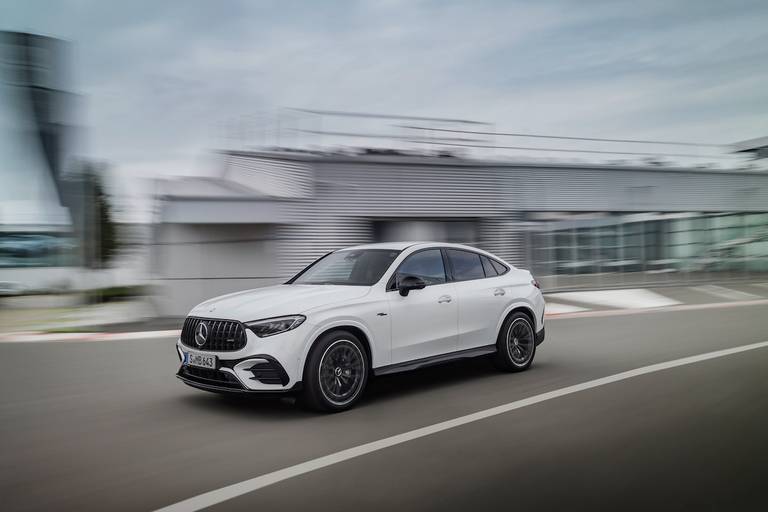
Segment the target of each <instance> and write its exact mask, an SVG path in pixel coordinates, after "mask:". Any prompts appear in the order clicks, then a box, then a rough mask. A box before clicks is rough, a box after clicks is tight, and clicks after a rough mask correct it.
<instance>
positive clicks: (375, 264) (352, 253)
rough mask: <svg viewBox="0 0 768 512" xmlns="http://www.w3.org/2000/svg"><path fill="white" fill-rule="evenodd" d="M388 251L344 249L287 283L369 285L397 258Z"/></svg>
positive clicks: (326, 257)
mask: <svg viewBox="0 0 768 512" xmlns="http://www.w3.org/2000/svg"><path fill="white" fill-rule="evenodd" d="M398 254H400V251H395V250H392V249H361V250H345V251H338V252H334V253H331V254H329V255H327V256H325V257H323V258H320V259H319V260H317V261H316V262H314V263H313V264H311V265H310V266H308V267H307V268H305V269H304V270H302V271H301V272H300V273H299V274H298V275H297V276H296V277H294V278H293V279H291V280H290V281H288V284H340V285H350V286H371V285H372V284H374V283H375V282H376V281H378V280H379V279H381V276H382V275H384V272H385V271H386V270H387V269H388V268H389V266H390V265H391V264H392V262H393V261H394V260H395V258H397V255H398Z"/></svg>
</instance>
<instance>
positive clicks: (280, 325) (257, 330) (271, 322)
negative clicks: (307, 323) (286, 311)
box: [245, 315, 307, 338]
mask: <svg viewBox="0 0 768 512" xmlns="http://www.w3.org/2000/svg"><path fill="white" fill-rule="evenodd" d="M306 319H307V317H305V316H304V315H289V316H278V317H275V318H265V319H264V320H254V321H253V322H246V323H245V325H247V326H248V328H249V329H250V330H252V331H253V332H254V334H256V336H258V337H259V338H266V337H267V336H274V335H275V334H280V333H281V332H285V331H290V330H291V329H295V328H297V327H298V326H300V325H301V324H302V323H303V322H304V320H306Z"/></svg>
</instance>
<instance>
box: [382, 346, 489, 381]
mask: <svg viewBox="0 0 768 512" xmlns="http://www.w3.org/2000/svg"><path fill="white" fill-rule="evenodd" d="M494 352H496V345H495V344H493V345H486V346H484V347H476V348H469V349H466V350H459V351H458V352H450V353H448V354H440V355H438V356H430V357H424V358H422V359H415V360H413V361H406V362H404V363H396V364H390V365H387V366H380V367H378V368H374V369H373V374H374V375H377V376H378V375H388V374H390V373H399V372H407V371H410V370H416V369H418V368H425V367H427V366H433V365H436V364H442V363H447V362H449V361H456V360H458V359H467V358H470V357H478V356H485V355H488V354H493V353H494Z"/></svg>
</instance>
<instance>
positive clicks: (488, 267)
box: [480, 254, 499, 277]
mask: <svg viewBox="0 0 768 512" xmlns="http://www.w3.org/2000/svg"><path fill="white" fill-rule="evenodd" d="M480 259H481V260H482V262H483V270H485V277H496V276H497V275H499V274H498V273H497V272H496V269H495V268H494V266H493V264H492V263H491V259H490V258H489V257H488V256H483V255H482V254H481V255H480Z"/></svg>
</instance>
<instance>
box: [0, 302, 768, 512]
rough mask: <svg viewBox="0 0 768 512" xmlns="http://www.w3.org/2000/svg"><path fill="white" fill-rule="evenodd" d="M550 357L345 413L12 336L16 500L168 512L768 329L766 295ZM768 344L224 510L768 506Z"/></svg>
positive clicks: (326, 473)
mask: <svg viewBox="0 0 768 512" xmlns="http://www.w3.org/2000/svg"><path fill="white" fill-rule="evenodd" d="M547 329H548V337H547V340H546V342H545V343H544V344H543V345H542V346H541V347H540V348H539V352H538V354H537V358H536V361H535V363H534V366H533V367H532V368H531V369H530V370H529V371H528V372H525V373H522V374H501V373H497V372H496V371H495V370H494V369H493V368H492V367H491V366H490V365H489V364H488V363H487V362H486V361H484V360H473V361H468V362H462V363H454V364H450V365H447V366H442V367H436V368H431V369H427V370H423V371H419V372H413V373H410V374H401V375H393V376H388V377H382V378H379V379H376V380H375V381H373V382H372V383H371V385H370V386H369V389H368V392H367V394H366V397H365V399H364V401H363V402H362V403H361V404H360V406H359V407H358V408H356V409H354V410H352V411H349V412H346V413H343V414H337V415H316V414H313V413H309V412H307V411H304V410H302V409H300V408H297V407H296V406H295V405H293V404H291V403H288V402H287V401H285V400H264V399H260V400H243V399H228V398H226V397H221V396H217V395H210V394H207V393H204V392H201V391H198V390H195V389H192V388H188V387H186V386H184V385H183V384H182V383H181V382H179V381H178V380H176V379H175V378H174V376H173V375H174V372H175V369H176V367H177V364H178V363H177V358H176V355H175V354H174V349H173V342H172V341H171V340H168V339H166V340H135V341H112V342H83V343H4V344H0V389H1V390H2V393H1V394H0V419H1V420H2V421H1V422H0V439H2V445H0V446H2V457H0V496H2V502H0V503H1V504H0V508H2V509H3V510H48V509H53V508H55V509H62V510H150V509H155V508H158V507H162V506H165V505H170V504H172V503H175V502H178V501H181V500H184V499H186V498H189V497H191V496H195V495H197V494H200V493H203V492H205V491H209V490H213V489H217V488H220V487H223V486H226V485H229V484H232V483H236V482H239V481H242V480H246V479H249V478H252V477H255V476H258V475H261V474H264V473H268V472H271V471H275V470H278V469H281V468H284V467H287V466H290V465H293V464H297V463H300V462H304V461H307V460H309V459H313V458H316V457H319V456H323V455H326V454H329V453H333V452H337V451H339V450H342V449H345V448H349V447H352V446H356V445H360V444H363V443H367V442H370V441H374V440H377V439H381V438H384V437H388V436H391V435H395V434H399V433H402V432H406V431H409V430H412V429H415V428H419V427H423V426H426V425H431V424H434V423H437V422H440V421H444V420H448V419H452V418H455V417H458V416H462V415H465V414H468V413H472V412H475V411H479V410H483V409H487V408H489V407H494V406H497V405H500V404H505V403H508V402H511V401H514V400H518V399H521V398H525V397H529V396H533V395H537V394H539V393H543V392H546V391H551V390H556V389H559V388H562V387H564V386H569V385H573V384H577V383H581V382H585V381H589V380H591V379H595V378H599V377H603V376H607V375H611V374H615V373H618V372H621V371H625V370H630V369H633V368H637V367H641V366H646V365H649V364H654V363H659V362H664V361H669V360H673V359H677V358H681V357H685V356H690V355H695V354H701V353H705V352H710V351H713V350H719V349H723V348H729V347H735V346H740V345H746V344H750V343H755V342H760V341H765V340H768V306H764V305H763V306H743V307H736V308H726V309H710V310H702V311H676V312H655V313H642V314H630V315H626V316H610V317H604V318H574V319H560V320H555V321H550V322H549V323H548V326H547ZM767 377H768V348H763V349H757V350H753V351H749V352H745V353H741V354H735V355H730V356H727V357H722V358H718V359H713V360H709V361H703V362H699V363H695V364H692V365H687V366H682V367H678V368H672V369H669V370H664V371H661V372H657V373H653V374H648V375H643V376H640V377H635V378H632V379H628V380H624V381H621V382H617V383H613V384H609V385H606V386H602V387H599V388H595V389H590V390H587V391H582V392H579V393H575V394H572V395H568V396H564V397H561V398H556V399H554V400H550V401H547V402H543V403H540V404H537V405H533V406H530V407H525V408H522V409H519V410H516V411H512V412H509V413H505V414H502V415H499V416H495V417H492V418H488V419H484V420H481V421H478V422H475V423H471V424H468V425H464V426H461V427H457V428H454V429H451V430H447V431H444V432H440V433H437V434H434V435H431V436H427V437H423V438H420V439H416V440H413V441H409V442H407V443H403V444H400V445H397V446H393V447H391V448H387V449H384V450H381V451H377V452H375V453H370V454H367V455H364V456H362V457H359V458H356V459H352V460H349V461H346V462H342V463H339V464H335V465H333V466H330V467H327V468H324V469H321V470H318V471H314V472H312V473H308V474H305V475H301V476H298V477H295V478H292V479H289V480H286V481H283V482H280V483H278V484H275V485H273V486H270V487H267V488H264V489H261V490H259V491H256V492H253V493H249V494H246V495H244V496H241V497H238V498H235V499H233V500H230V501H226V502H224V503H222V504H220V505H218V506H216V507H214V508H216V509H221V510H246V509H248V510H254V509H255V510H258V509H269V510H275V509H280V510H296V509H299V508H300V507H301V508H306V509H311V510H353V509H357V510H378V509H384V510H386V509H398V510H421V509H428V510H429V509H431V510H441V511H442V510H469V509H477V510H484V509H511V508H512V507H513V506H514V507H521V509H523V510H526V509H537V510H563V509H568V510H594V509H622V510H626V509H638V510H648V509H654V508H655V509H663V510H668V509H675V510H686V509H687V510H702V509H706V510H765V509H768V486H766V482H768V462H766V461H768V440H766V432H768V379H767Z"/></svg>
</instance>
